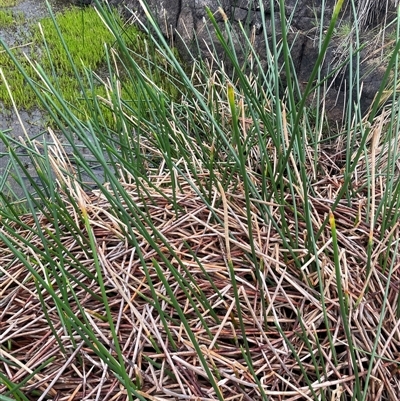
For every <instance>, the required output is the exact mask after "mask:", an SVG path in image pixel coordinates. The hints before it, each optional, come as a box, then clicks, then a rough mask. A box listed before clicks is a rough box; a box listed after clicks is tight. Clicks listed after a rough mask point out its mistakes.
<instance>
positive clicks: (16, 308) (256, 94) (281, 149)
mask: <svg viewBox="0 0 400 401" xmlns="http://www.w3.org/2000/svg"><path fill="white" fill-rule="evenodd" d="M273 3H274V2H271V6H272V5H273ZM341 4H342V2H338V4H337V5H336V6H335V8H334V10H333V15H332V19H331V21H330V22H329V25H328V26H327V27H325V28H324V27H321V38H323V39H321V43H320V55H319V57H318V60H317V63H316V64H315V66H314V69H313V71H312V73H311V77H310V81H309V82H308V84H307V85H306V87H305V88H304V90H303V91H300V90H299V87H300V85H299V83H298V81H297V78H296V74H295V71H293V64H292V63H291V55H290V51H289V49H290V44H289V43H288V42H287V40H286V35H285V33H286V32H287V30H288V29H289V22H288V21H287V20H286V16H285V14H284V11H283V10H284V2H283V0H281V1H280V10H281V22H282V24H281V25H282V29H283V35H282V38H283V39H282V41H281V42H278V43H276V42H275V39H274V38H275V37H276V36H275V35H273V36H272V37H271V38H270V37H266V38H265V39H266V41H265V42H266V49H265V50H266V54H267V55H268V59H267V67H265V65H264V64H261V62H260V59H259V56H258V55H257V54H256V53H255V52H254V49H253V47H252V42H251V39H250V38H251V36H249V35H248V33H247V31H246V29H245V27H243V32H242V34H243V36H244V37H245V38H246V41H245V42H244V45H243V46H244V47H243V51H244V52H245V53H246V54H247V56H248V57H247V60H252V69H251V73H249V69H246V68H242V67H243V66H242V65H240V64H238V62H237V57H236V53H235V49H234V47H233V45H232V44H233V43H234V42H235V37H234V35H235V34H234V31H233V30H232V28H231V25H230V23H229V20H228V19H227V18H225V16H226V15H225V12H224V10H222V9H220V10H219V12H220V13H221V15H222V17H223V19H224V23H223V25H222V26H221V25H219V24H218V23H217V22H216V19H215V16H214V15H213V13H212V12H211V11H209V13H208V17H209V29H210V30H211V29H212V30H214V32H215V35H216V37H217V38H218V40H219V41H220V44H221V46H222V48H223V49H224V52H225V56H227V57H228V58H229V60H230V62H231V65H232V69H233V73H227V72H226V71H225V70H224V68H223V63H222V62H220V60H219V59H218V58H217V56H216V55H214V61H215V63H216V64H215V65H214V66H209V65H207V64H206V63H203V62H200V61H194V66H193V69H192V72H191V74H190V75H188V74H187V73H186V71H185V69H184V68H183V67H182V66H181V64H180V63H179V61H178V60H177V58H176V55H175V53H174V52H173V50H171V49H170V47H169V46H168V43H166V41H165V39H164V38H163V36H162V34H161V31H160V29H159V28H158V27H157V24H156V23H155V22H154V20H153V18H152V17H151V14H150V13H149V12H147V18H148V21H147V23H146V24H144V25H143V27H142V28H143V29H145V27H146V26H150V27H151V29H149V30H148V31H147V34H148V35H149V36H148V37H149V41H150V42H151V43H152V46H154V49H155V52H156V53H158V54H161V55H162V56H163V58H164V60H165V64H160V63H154V60H152V59H149V60H148V62H149V63H151V64H152V67H154V68H156V72H155V74H159V75H164V76H167V77H169V78H170V79H171V84H174V85H175V87H176V93H173V94H172V95H171V93H170V92H169V91H167V90H165V89H164V88H163V87H162V86H161V85H156V84H155V82H154V80H153V77H152V75H150V76H149V75H148V74H147V73H146V70H145V69H144V68H143V67H142V66H141V65H140V64H139V63H138V62H137V60H136V58H135V54H134V52H132V50H131V49H130V48H129V46H128V44H127V43H126V39H125V38H124V37H123V36H121V35H119V33H120V29H121V26H120V25H119V23H117V20H116V19H115V18H114V17H113V14H112V13H110V12H109V10H107V9H104V8H101V7H100V6H99V4H98V5H97V6H98V12H99V14H100V15H101V18H102V20H103V22H104V24H105V25H106V26H107V27H108V29H109V30H110V32H111V33H112V34H113V35H114V38H115V46H113V47H109V48H106V52H107V53H106V54H107V60H108V63H107V66H108V76H107V78H104V79H103V84H104V90H105V93H106V95H105V96H96V94H95V91H94V90H93V96H92V97H91V98H90V102H89V100H88V102H89V104H90V107H89V108H88V112H87V114H86V115H85V118H80V117H79V115H77V114H76V113H75V110H71V105H70V104H69V103H68V102H66V101H65V100H64V99H63V97H62V94H61V92H60V91H59V89H58V88H57V86H56V85H53V84H52V82H51V80H50V78H49V77H48V76H47V75H46V74H45V73H44V71H43V69H41V68H40V66H39V65H37V67H36V72H37V75H36V76H34V77H31V76H29V75H28V74H27V71H26V70H25V69H24V68H23V66H22V65H21V64H20V63H18V60H17V59H16V58H15V57H13V55H12V52H9V54H10V57H11V58H12V59H13V61H14V63H15V64H16V65H17V66H18V68H19V70H20V72H21V74H22V75H23V76H24V78H25V79H26V81H27V82H28V83H29V85H31V87H32V90H33V91H34V93H35V96H36V97H37V101H38V102H40V103H41V104H42V105H43V106H44V107H45V108H46V110H48V113H49V114H50V115H51V117H52V118H53V122H54V123H55V124H56V126H57V128H58V130H59V133H58V134H54V133H53V132H52V131H51V132H50V138H49V139H47V140H46V141H42V142H41V141H39V140H34V141H33V140H29V139H28V138H25V139H24V141H23V143H22V145H21V146H23V147H24V149H25V150H26V152H27V153H28V155H29V156H30V157H31V162H32V163H33V164H34V166H35V169H36V172H37V174H38V177H39V182H38V180H36V179H34V178H33V177H32V176H31V175H30V174H29V172H28V170H27V169H26V167H25V165H24V163H22V162H21V161H20V160H19V158H18V156H17V153H16V151H15V141H13V140H12V138H10V137H9V136H8V135H6V134H2V139H3V141H4V142H5V143H6V144H7V146H8V147H9V149H10V156H11V160H12V165H13V167H14V175H15V177H16V180H17V181H18V182H20V184H21V186H22V190H23V191H24V193H25V198H26V199H25V202H24V203H23V204H21V203H20V204H18V205H15V204H8V205H4V207H3V208H2V209H1V212H0V215H1V229H0V239H1V241H2V253H1V255H2V256H1V262H0V269H1V270H0V271H1V273H0V274H1V276H0V280H1V281H0V286H1V287H0V288H1V293H2V305H3V310H4V312H3V316H4V317H5V318H3V320H2V322H5V323H1V324H2V325H3V326H2V330H1V333H2V334H1V337H0V344H1V345H0V352H1V364H2V365H1V366H2V369H1V370H0V381H1V382H2V384H3V385H4V387H3V390H0V391H2V393H1V395H2V396H3V397H4V398H5V399H7V398H6V397H8V398H11V397H14V398H16V399H21V400H29V399H38V398H39V399H44V398H45V397H47V396H51V397H53V398H55V397H57V396H58V394H60V395H62V396H65V397H67V396H68V397H69V398H70V399H84V397H93V398H94V397H97V398H98V399H111V398H112V399H121V400H122V399H130V400H134V399H140V400H145V399H156V398H157V397H160V398H168V399H172V398H174V399H194V398H196V399H200V400H221V401H222V400H232V399H247V400H274V399H288V400H289V399H311V400H332V399H357V400H367V399H378V398H380V399H387V400H389V399H395V397H396V394H395V390H394V389H395V388H397V386H399V376H398V374H397V372H398V369H399V362H398V358H397V341H398V336H399V331H398V326H399V325H398V317H399V313H400V307H399V306H400V302H399V296H398V293H399V291H398V285H397V282H398V268H397V267H398V264H399V256H398V255H399V252H398V246H399V240H398V238H400V237H399V206H400V200H399V199H400V198H399V191H400V181H399V175H398V166H397V164H396V163H397V160H398V154H399V142H398V124H400V123H399V121H400V120H399V119H398V111H399V110H398V106H397V97H396V93H395V91H393V98H392V106H391V107H390V109H388V111H386V112H385V113H380V112H379V107H380V105H381V102H380V98H381V97H382V95H383V92H384V90H385V84H386V82H387V81H388V79H389V78H390V76H391V71H394V73H395V74H396V71H397V67H398V56H397V54H398V50H399V47H400V41H399V40H398V41H397V42H396V43H397V44H396V47H395V49H394V52H393V56H392V57H391V59H390V61H389V63H388V66H387V73H386V75H385V77H384V81H383V82H382V86H381V89H380V90H379V92H378V94H377V97H376V100H375V102H374V104H373V105H372V106H371V110H370V112H369V114H368V116H366V117H365V119H364V120H363V119H362V118H361V116H360V115H359V114H358V113H354V110H358V109H357V103H358V101H359V99H353V100H354V101H353V102H352V103H350V105H349V109H348V119H347V120H345V122H346V124H345V125H344V128H343V131H342V132H340V133H339V134H340V137H341V138H343V141H342V143H343V144H344V145H343V146H341V147H340V148H334V147H329V146H327V145H326V137H323V136H322V135H321V129H322V127H323V124H324V121H323V120H324V119H323V118H322V116H321V118H319V119H317V121H315V120H313V121H310V120H309V116H310V115H315V111H313V112H310V110H309V107H311V106H308V101H307V100H308V99H309V97H310V95H314V94H315V95H316V98H317V99H318V101H317V104H318V105H319V104H323V84H324V77H323V76H321V75H320V72H321V71H320V68H321V64H322V61H323V59H324V55H325V52H326V50H327V48H328V46H329V43H330V39H331V36H332V34H333V30H334V27H335V24H336V21H337V18H338V16H339V11H340V7H341ZM259 7H260V9H261V15H265V13H263V12H262V11H263V2H261V1H260V2H259ZM263 23H264V24H265V23H266V21H263ZM273 29H275V28H273ZM322 30H324V35H322ZM265 35H266V34H265ZM60 40H62V34H61V33H60ZM355 46H357V43H356V44H355ZM354 50H356V49H354ZM65 51H66V52H67V56H68V49H67V48H66V47H65ZM149 56H150V54H149ZM276 60H283V66H279V65H278V64H277V62H276ZM212 67H214V68H212ZM281 67H282V68H283V70H284V71H285V76H286V78H287V79H286V80H287V87H286V88H285V89H282V85H281V80H280V72H281ZM74 71H76V79H77V80H78V81H81V80H83V79H85V80H86V82H87V83H89V85H93V81H94V79H95V77H94V74H93V73H91V72H90V70H89V69H87V70H86V75H85V76H82V75H81V74H80V73H78V72H77V70H74ZM169 71H172V72H173V73H170V72H169ZM122 75H123V76H127V77H129V84H128V83H126V82H127V81H124V80H122V79H120V77H121V76H122ZM349 82H350V85H353V83H352V82H353V80H350V81H349ZM356 85H359V83H356ZM181 88H184V90H182V89H181ZM352 89H353V88H352V87H350V88H349V93H353V91H352ZM357 93H359V92H357ZM88 99H89V98H88ZM104 106H105V107H107V109H108V110H109V111H111V112H112V116H113V119H114V121H113V124H109V123H108V122H107V119H106V118H104V114H103V113H104ZM353 107H354V109H353ZM321 110H323V108H321V109H318V113H320V112H321ZM60 135H62V137H61V138H62V140H61V139H60ZM77 138H78V139H79V141H80V143H82V144H83V145H84V146H85V148H86V150H87V151H86V152H85V153H83V152H82V150H81V148H80V147H79V146H78V145H77V142H76V139H77ZM63 142H67V143H68V146H69V147H70V149H72V151H69V152H68V153H67V152H66V150H65V149H64V148H63V146H62V143H63ZM331 143H334V141H333V138H332V141H331ZM338 143H340V141H338ZM378 144H379V146H381V151H380V153H379V154H380V155H382V156H380V157H381V159H380V160H381V161H382V162H380V163H376V160H377V157H378V155H377V149H378V148H377V146H378ZM385 146H386V147H385ZM383 154H385V155H386V156H383ZM92 160H95V161H96V163H97V164H98V165H99V166H100V167H101V169H102V175H101V177H99V176H98V175H97V174H95V172H94V171H93V168H92V164H91V162H92ZM369 160H371V162H369ZM23 177H25V178H23ZM26 178H27V180H26ZM26 182H28V183H29V184H30V185H31V187H32V188H28V187H27V185H26V184H24V183H26ZM21 308H22V309H21ZM28 317H29V318H28ZM35 397H36V398H35Z"/></svg>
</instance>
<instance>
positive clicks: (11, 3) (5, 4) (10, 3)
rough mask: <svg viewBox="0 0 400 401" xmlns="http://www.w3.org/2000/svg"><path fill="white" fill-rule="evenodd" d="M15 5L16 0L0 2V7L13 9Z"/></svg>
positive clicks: (0, 0) (1, 0) (2, 0)
mask: <svg viewBox="0 0 400 401" xmlns="http://www.w3.org/2000/svg"><path fill="white" fill-rule="evenodd" d="M15 5H17V0H0V7H14V6H15Z"/></svg>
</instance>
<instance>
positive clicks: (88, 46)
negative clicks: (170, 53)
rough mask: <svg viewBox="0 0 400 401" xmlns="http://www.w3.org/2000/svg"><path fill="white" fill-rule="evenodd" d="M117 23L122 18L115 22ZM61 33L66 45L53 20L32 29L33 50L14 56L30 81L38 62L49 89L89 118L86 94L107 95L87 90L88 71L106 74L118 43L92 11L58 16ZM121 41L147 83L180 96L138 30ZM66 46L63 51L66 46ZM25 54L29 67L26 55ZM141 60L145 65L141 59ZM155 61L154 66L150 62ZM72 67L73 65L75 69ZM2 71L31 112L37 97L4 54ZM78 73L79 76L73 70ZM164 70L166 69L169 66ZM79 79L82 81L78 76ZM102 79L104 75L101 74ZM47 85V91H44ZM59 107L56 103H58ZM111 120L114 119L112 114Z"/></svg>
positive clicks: (2, 91) (126, 31)
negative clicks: (133, 55) (109, 51)
mask: <svg viewBox="0 0 400 401" xmlns="http://www.w3.org/2000/svg"><path fill="white" fill-rule="evenodd" d="M115 18H119V17H118V16H115ZM56 20H57V24H58V27H59V30H60V32H61V34H62V38H63V41H61V40H60V36H59V34H58V33H57V29H56V28H55V26H54V23H53V21H52V19H51V18H45V19H43V20H42V21H41V22H40V27H39V25H37V26H34V27H32V28H31V35H30V36H31V38H32V39H30V41H31V44H30V46H29V47H21V48H17V49H16V50H15V52H14V53H15V54H16V56H17V58H18V59H19V61H20V62H21V63H22V64H23V66H24V68H25V69H26V70H27V71H28V72H29V75H30V76H32V77H33V78H34V80H36V81H39V78H38V76H37V74H36V72H35V70H34V68H33V67H32V64H34V63H35V62H38V63H39V64H40V66H41V68H42V69H43V71H44V72H45V74H46V75H47V76H48V77H50V80H51V84H52V85H53V86H54V87H55V88H56V89H57V91H58V92H59V93H61V94H62V96H63V99H64V101H67V102H68V103H70V104H71V106H72V107H73V108H74V109H75V110H77V111H78V112H79V113H83V114H84V113H86V111H87V110H85V109H86V108H87V107H88V104H87V102H84V101H82V98H83V96H84V94H86V93H90V97H92V98H93V96H95V95H97V94H100V95H102V96H104V95H105V90H104V88H103V87H102V85H100V83H98V82H97V83H94V84H93V83H92V85H89V83H88V79H87V75H86V73H87V71H88V69H90V70H93V71H98V70H104V67H105V66H106V50H105V48H106V47H108V48H109V47H111V46H113V45H115V38H114V36H113V35H112V34H111V32H110V31H109V30H108V29H107V28H106V27H105V26H104V24H103V23H102V21H101V20H100V18H99V16H98V14H97V12H96V11H95V9H94V8H85V9H82V8H78V7H72V8H70V9H68V10H67V11H64V12H63V13H62V14H61V13H60V14H58V15H57V16H56ZM122 26H123V23H122V21H121V35H123V36H124V38H125V39H126V41H127V43H128V44H129V46H130V48H131V50H132V53H136V54H137V55H138V62H139V63H140V64H141V65H142V68H143V69H144V70H145V72H146V74H147V75H148V76H149V78H150V79H151V80H152V81H153V82H154V83H155V85H157V86H159V87H161V88H163V89H164V90H165V91H166V92H167V93H169V94H170V95H171V96H172V97H175V96H176V95H177V93H178V91H177V88H176V86H175V85H171V83H170V80H169V77H168V73H167V74H160V72H159V70H158V69H154V70H157V71H156V72H153V71H152V69H153V67H152V66H154V64H155V63H156V64H157V65H158V67H159V66H160V65H164V64H165V60H164V59H163V58H161V57H160V56H158V55H157V53H156V52H155V51H154V49H153V50H152V49H149V48H148V44H147V43H146V39H145V36H144V35H143V34H142V33H140V32H139V31H138V30H137V28H135V27H134V26H128V27H124V28H122ZM63 42H64V44H65V47H64V45H63ZM23 52H25V53H26V54H27V55H28V57H29V59H30V60H31V64H30V63H29V62H28V61H27V60H26V58H25V57H24V55H23ZM140 57H142V59H140ZM150 59H151V60H150ZM71 61H72V63H71ZM0 65H1V66H2V68H3V70H4V71H5V73H6V79H7V81H8V83H9V85H10V87H11V89H12V93H13V97H14V100H15V102H16V104H17V106H18V107H19V108H24V109H30V108H32V107H37V106H38V104H37V99H36V96H35V95H34V93H33V91H32V90H31V89H30V88H29V86H27V85H26V83H25V82H24V79H23V78H22V76H21V74H20V73H19V72H17V70H16V69H15V67H14V66H13V64H12V63H11V61H10V60H9V58H8V56H7V55H6V54H4V53H2V54H0ZM74 68H75V70H74ZM165 69H166V70H167V69H168V65H166V64H165ZM76 74H78V76H77V75H76ZM100 75H103V76H104V72H103V74H100ZM122 79H123V80H124V79H125V82H124V83H123V87H124V88H126V90H125V93H126V94H127V96H128V97H129V98H131V99H132V97H133V99H132V101H133V102H135V99H134V90H132V89H131V88H132V86H131V84H130V82H129V79H132V77H127V76H126V74H125V77H122ZM44 87H45V85H43V88H44ZM0 101H2V102H3V103H5V104H6V105H8V106H9V105H10V104H11V101H10V98H9V95H8V93H7V91H6V88H5V86H4V84H2V83H0ZM56 103H57V102H56ZM109 118H110V119H111V118H112V117H111V113H109Z"/></svg>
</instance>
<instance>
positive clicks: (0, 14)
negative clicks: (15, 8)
mask: <svg viewBox="0 0 400 401" xmlns="http://www.w3.org/2000/svg"><path fill="white" fill-rule="evenodd" d="M13 23H14V17H13V13H12V11H10V10H0V27H1V28H4V27H7V26H10V25H12V24H13Z"/></svg>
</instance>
